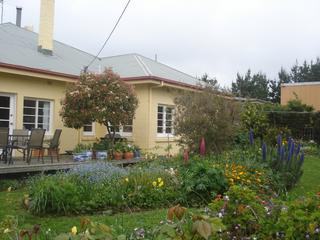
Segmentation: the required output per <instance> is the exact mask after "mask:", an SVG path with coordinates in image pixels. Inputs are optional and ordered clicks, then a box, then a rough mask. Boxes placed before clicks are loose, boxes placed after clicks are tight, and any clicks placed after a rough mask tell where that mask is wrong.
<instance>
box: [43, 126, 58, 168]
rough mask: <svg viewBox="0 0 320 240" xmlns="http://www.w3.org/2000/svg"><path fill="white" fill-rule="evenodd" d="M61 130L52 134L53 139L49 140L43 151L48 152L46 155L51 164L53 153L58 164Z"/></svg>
mask: <svg viewBox="0 0 320 240" xmlns="http://www.w3.org/2000/svg"><path fill="white" fill-rule="evenodd" d="M61 132H62V130H61V129H56V130H55V131H54V134H53V138H52V139H50V142H49V145H48V146H44V147H43V148H44V149H47V150H48V155H49V156H50V158H51V163H53V153H55V155H56V157H57V161H58V162H59V161H60V160H59V144H60V136H61Z"/></svg>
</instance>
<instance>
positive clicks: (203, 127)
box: [175, 87, 239, 152]
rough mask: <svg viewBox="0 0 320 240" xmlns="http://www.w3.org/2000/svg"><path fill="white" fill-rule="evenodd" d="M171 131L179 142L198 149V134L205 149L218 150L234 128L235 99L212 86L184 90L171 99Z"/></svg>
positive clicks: (227, 141) (232, 135)
mask: <svg viewBox="0 0 320 240" xmlns="http://www.w3.org/2000/svg"><path fill="white" fill-rule="evenodd" d="M175 103H176V115H175V133H176V134H177V135H179V136H181V137H180V144H181V145H183V146H186V145H187V146H188V147H189V148H190V149H191V151H198V149H199V142H200V139H201V138H202V137H204V138H205V141H206V150H207V152H221V151H223V150H224V149H225V148H226V147H227V146H228V144H229V143H231V142H232V141H233V137H234V135H235V134H234V133H235V129H236V128H237V123H238V116H239V106H238V103H236V102H234V101H232V100H229V99H228V98H226V97H224V96H222V95H221V93H218V92H217V91H216V90H215V89H213V88H212V87H206V88H204V89H203V91H202V92H185V93H183V94H182V95H180V96H178V97H177V98H176V99H175Z"/></svg>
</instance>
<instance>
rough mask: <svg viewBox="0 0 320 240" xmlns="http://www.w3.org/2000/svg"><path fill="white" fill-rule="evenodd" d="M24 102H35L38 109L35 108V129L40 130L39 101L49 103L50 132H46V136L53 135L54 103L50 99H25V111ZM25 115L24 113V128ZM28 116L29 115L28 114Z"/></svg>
mask: <svg viewBox="0 0 320 240" xmlns="http://www.w3.org/2000/svg"><path fill="white" fill-rule="evenodd" d="M24 100H29V101H35V102H36V107H35V124H34V125H35V128H38V110H39V101H43V102H49V130H46V132H45V135H46V136H47V135H52V129H53V108H54V105H53V103H54V101H53V100H49V99H42V98H32V97H24V98H23V111H24V108H25V105H24ZM24 115H25V114H24V113H23V112H22V125H23V126H24V124H25V122H24V121H23V117H24ZM26 115H28V114H26Z"/></svg>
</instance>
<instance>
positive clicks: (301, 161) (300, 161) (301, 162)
mask: <svg viewBox="0 0 320 240" xmlns="http://www.w3.org/2000/svg"><path fill="white" fill-rule="evenodd" d="M303 162H304V152H303V151H302V152H301V154H300V159H299V164H300V166H301V165H302V164H303Z"/></svg>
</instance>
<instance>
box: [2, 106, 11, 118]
mask: <svg viewBox="0 0 320 240" xmlns="http://www.w3.org/2000/svg"><path fill="white" fill-rule="evenodd" d="M9 117H10V110H9V109H1V108H0V119H9Z"/></svg>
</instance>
